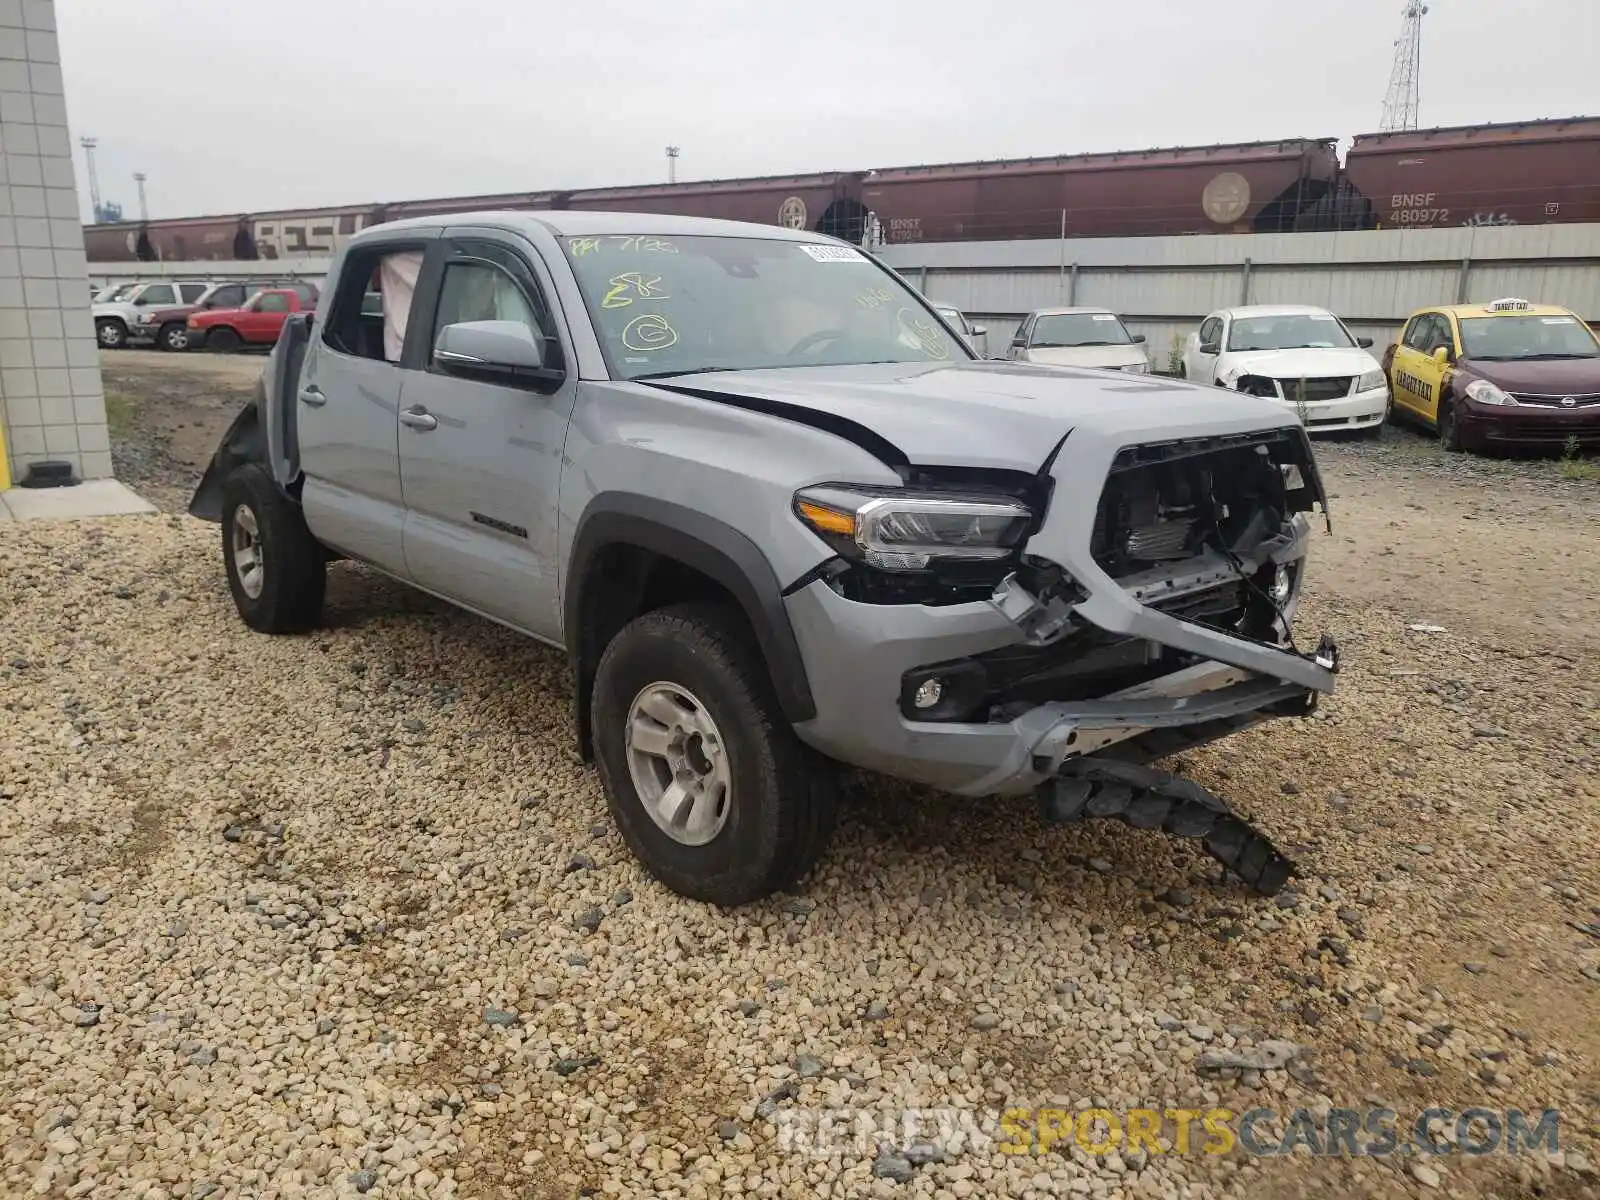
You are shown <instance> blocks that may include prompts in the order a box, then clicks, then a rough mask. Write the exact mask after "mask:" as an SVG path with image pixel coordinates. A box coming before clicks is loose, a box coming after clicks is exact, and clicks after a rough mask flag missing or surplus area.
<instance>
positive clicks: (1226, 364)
mask: <svg viewBox="0 0 1600 1200" xmlns="http://www.w3.org/2000/svg"><path fill="white" fill-rule="evenodd" d="M1371 345H1372V339H1371V338H1358V337H1356V336H1354V335H1353V334H1352V333H1351V332H1350V330H1349V329H1347V328H1345V324H1344V322H1343V321H1341V320H1339V318H1338V317H1336V316H1334V315H1333V314H1332V313H1331V312H1329V311H1328V310H1327V309H1325V308H1312V307H1310V306H1307V305H1301V304H1294V305H1290V304H1281V305H1255V306H1251V307H1246V308H1223V309H1218V310H1217V311H1216V312H1214V313H1212V314H1210V315H1209V316H1208V317H1206V319H1205V320H1204V321H1202V322H1201V323H1200V329H1199V331H1198V332H1196V333H1191V334H1190V335H1189V340H1188V343H1187V345H1186V346H1185V347H1184V352H1183V377H1184V378H1185V379H1191V380H1194V381H1195V382H1197V383H1211V384H1216V385H1217V386H1218V387H1225V388H1231V389H1233V390H1234V391H1237V392H1246V393H1248V394H1250V395H1253V396H1266V397H1269V398H1270V399H1273V400H1277V401H1279V402H1280V403H1281V404H1283V405H1284V406H1285V407H1287V408H1290V409H1293V410H1294V411H1295V412H1296V413H1297V414H1298V415H1299V417H1300V419H1301V422H1302V424H1304V426H1305V428H1306V432H1307V433H1335V432H1338V431H1341V430H1361V431H1363V432H1366V433H1368V434H1370V435H1372V436H1374V437H1375V436H1377V435H1378V433H1380V432H1381V431H1382V429H1383V423H1384V421H1385V419H1386V418H1387V417H1388V415H1389V381H1388V379H1387V378H1386V377H1385V376H1384V373H1383V366H1382V364H1380V363H1379V362H1378V360H1377V359H1376V358H1374V357H1373V356H1372V355H1371V354H1369V353H1367V347H1369V346H1371Z"/></svg>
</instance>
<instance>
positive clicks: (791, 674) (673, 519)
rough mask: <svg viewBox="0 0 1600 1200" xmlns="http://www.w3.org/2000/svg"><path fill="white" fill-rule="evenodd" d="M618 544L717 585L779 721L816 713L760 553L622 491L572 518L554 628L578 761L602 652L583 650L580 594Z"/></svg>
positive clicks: (713, 523)
mask: <svg viewBox="0 0 1600 1200" xmlns="http://www.w3.org/2000/svg"><path fill="white" fill-rule="evenodd" d="M619 544H620V545H626V546H634V547H637V548H639V549H641V550H648V551H651V552H652V553H655V554H658V555H661V556H662V557H664V558H669V559H675V560H676V561H678V562H681V563H683V564H684V565H685V566H687V567H690V568H692V569H694V570H696V571H698V572H699V573H700V574H702V575H705V576H706V577H708V578H709V579H712V580H714V581H715V582H716V583H717V584H719V585H720V586H721V587H723V588H724V589H725V590H726V591H727V592H728V593H729V594H730V595H732V596H733V598H734V599H735V601H737V603H738V605H739V608H740V609H741V611H742V612H743V613H744V616H745V619H746V620H747V621H749V623H750V628H751V630H752V631H753V632H754V634H755V637H756V642H757V644H758V645H759V647H760V649H761V654H762V658H763V659H764V660H765V663H766V667H767V673H768V675H769V676H770V677H771V680H772V685H773V689H774V691H775V692H776V693H777V698H778V703H779V705H780V707H781V708H782V711H783V714H784V716H785V717H786V718H787V719H788V720H789V721H790V722H791V723H799V722H801V721H807V720H810V719H811V718H812V717H814V716H815V715H816V711H817V709H816V702H815V700H814V699H813V697H812V694H811V685H810V682H809V681H808V679H807V677H806V667H805V660H804V659H803V658H802V657H801V654H800V643H799V642H798V641H797V640H796V639H795V636H794V629H793V627H792V626H791V625H790V623H789V614H788V611H787V609H786V608H785V607H784V602H783V587H782V585H781V584H780V583H779V581H778V577H777V575H776V574H775V573H774V572H773V569H772V565H771V563H769V562H768V561H767V557H766V555H765V554H763V553H762V552H761V549H760V547H758V546H757V545H756V544H755V543H754V542H753V541H751V540H750V538H748V537H747V536H746V535H745V534H743V533H741V532H739V531H738V530H737V529H735V528H733V527H732V526H731V525H727V524H725V523H723V522H721V521H719V520H717V519H716V518H714V517H709V516H707V515H706V514H704V513H702V512H698V511H696V510H694V509H691V508H685V507H683V506H682V505H678V504H673V503H671V502H669V501H664V500H658V499H655V498H652V497H647V496H641V495H636V494H634V493H630V492H602V493H600V494H599V495H597V496H595V497H594V499H593V500H591V501H590V503H589V506H588V508H586V509H585V510H584V513H583V515H582V517H580V518H579V520H578V525H577V531H576V533H575V534H574V536H573V541H572V553H571V555H570V556H569V558H568V566H567V573H566V585H565V595H564V596H563V621H562V627H563V632H564V634H565V639H566V644H567V650H568V653H569V654H570V656H571V659H572V664H573V668H574V676H575V683H576V689H575V697H574V699H575V710H576V711H575V712H574V714H573V716H574V719H575V722H576V726H577V733H578V746H579V749H580V751H581V752H582V753H583V754H584V756H585V758H587V757H588V756H589V754H590V740H589V732H590V730H589V711H588V710H589V696H590V692H591V690H592V686H593V680H594V673H595V669H596V667H597V666H598V665H599V661H600V655H601V652H602V651H603V650H604V649H605V647H604V646H596V645H592V644H586V643H587V642H588V641H589V639H587V638H586V637H585V627H584V621H583V614H584V612H585V611H586V610H587V609H588V608H589V606H590V605H592V604H593V603H594V599H593V597H592V596H589V597H586V596H585V594H584V593H585V589H586V587H587V586H588V585H589V583H590V580H589V575H590V573H591V571H592V568H593V567H594V565H595V562H596V560H597V559H598V557H599V555H600V553H601V552H602V551H603V550H604V549H605V548H606V547H608V546H614V545H619Z"/></svg>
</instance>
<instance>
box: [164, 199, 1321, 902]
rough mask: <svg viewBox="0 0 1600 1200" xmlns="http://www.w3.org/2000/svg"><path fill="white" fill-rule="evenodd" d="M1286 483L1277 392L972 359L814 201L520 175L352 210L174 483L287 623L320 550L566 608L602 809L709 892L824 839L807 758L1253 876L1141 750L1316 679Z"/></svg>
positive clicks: (481, 597)
mask: <svg viewBox="0 0 1600 1200" xmlns="http://www.w3.org/2000/svg"><path fill="white" fill-rule="evenodd" d="M374 292H375V293H376V295H374ZM374 300H376V303H374ZM1319 504H1325V499H1324V496H1323V491H1322V486H1321V483H1320V481H1319V478H1318V474H1317V469H1316V465H1315V462H1314V460H1313V458H1312V454H1311V449H1310V445H1309V443H1308V442H1307V440H1306V437H1305V435H1304V433H1303V431H1302V430H1301V429H1300V427H1299V425H1298V424H1297V423H1296V421H1295V420H1294V417H1293V416H1292V414H1285V413H1284V412H1283V411H1282V410H1281V409H1280V408H1279V407H1278V406H1277V405H1275V404H1273V403H1272V402H1270V401H1267V400H1262V399H1260V398H1257V397H1252V396H1244V395H1234V394H1225V393H1219V392H1218V391H1217V390H1216V389H1214V388H1207V387H1200V386H1197V385H1191V384H1186V383H1182V382H1179V381H1175V380H1167V379H1155V378H1145V377H1139V378H1132V377H1123V376H1113V375H1109V374H1107V373H1105V372H1100V371H1082V372H1077V371H1071V370H1064V369H1060V368H1054V369H1052V368H1043V367H1036V366H1031V365H1028V364H1023V363H1006V362H985V361H980V360H978V359H976V358H975V357H974V355H973V353H972V351H971V349H970V348H969V347H968V346H967V345H966V344H964V343H963V342H962V341H961V340H960V339H958V338H957V337H956V336H955V335H954V333H953V332H952V330H951V328H950V327H949V326H948V325H947V324H946V323H945V322H944V321H942V320H940V319H939V317H938V316H937V314H936V313H935V312H934V310H933V309H932V308H931V307H930V305H929V302H928V301H927V300H926V299H924V298H923V297H921V296H920V295H918V294H917V292H916V291H914V290H913V289H912V288H910V287H909V286H908V285H907V284H906V283H905V281H904V280H902V279H901V278H900V277H899V276H898V275H897V274H895V273H894V272H893V271H891V270H889V269H888V268H887V267H885V266H883V265H882V264H881V263H879V262H878V261H876V260H875V259H873V258H872V257H870V256H869V255H866V254H864V253H862V251H861V250H859V249H857V248H855V247H853V246H849V245H847V244H845V243H842V242H838V241H834V240H831V239H828V238H825V237H822V236H820V235H816V234H811V233H807V232H804V231H792V230H787V229H779V228H775V227H769V226H764V225H749V224H742V223H734V222H725V221H711V220H700V219H691V218H677V217H667V216H659V215H648V216H647V215H642V214H631V213H579V212H553V213H530V214H506V213H495V214H490V213H480V214H457V215H452V216H441V217H429V218H422V219H418V220H412V221H400V222H396V223H393V224H388V225H383V226H380V227H377V228H374V229H372V230H368V231H366V232H363V233H361V234H359V235H357V236H356V237H354V238H352V239H351V240H350V242H349V243H348V244H347V245H346V246H345V248H344V249H343V250H342V251H341V252H340V253H339V254H338V256H337V257H336V259H335V261H334V263H333V266H332V270H331V272H330V275H329V277H328V281H327V285H326V288H325V290H324V293H323V299H322V303H321V305H320V306H319V308H318V311H317V313H316V314H315V316H314V318H312V319H307V318H304V317H300V316H294V317H291V318H290V320H289V323H288V325H287V326H286V327H285V330H284V334H283V336H282V338H281V339H280V340H279V342H278V344H277V347H276V348H275V350H274V351H273V354H272V356H271V358H270V359H269V360H268V364H267V367H266V370H265V372H264V374H263V378H262V382H261V385H260V387H259V390H258V394H257V397H256V399H255V400H254V402H253V403H252V404H251V405H250V406H249V407H248V408H247V409H246V410H245V411H244V412H242V413H241V414H240V415H239V417H238V419H237V420H236V421H235V422H234V424H233V426H232V428H231V429H230V430H229V431H228V433H227V434H226V435H225V437H224V439H223V442H222V444H221V446H220V447H219V448H218V450H217V453H216V455H215V457H214V458H213V461H212V463H211V465H210V467H209V468H208V470H207V472H206V474H205V477H204V478H203V479H202V481H201V483H200V485H199V487H198V489H197V491H196V493H195V496H194V498H193V500H192V502H191V505H190V511H191V512H192V513H193V514H194V515H196V516H199V517H202V518H205V519H209V520H214V521H218V522H220V524H221V527H222V539H221V542H222V544H221V551H222V559H223V566H224V570H225V571H226V575H227V579H228V584H229V587H230V588H231V589H232V593H233V599H234V602H235V604H236V605H237V607H238V611H239V613H240V615H241V617H242V618H243V619H244V621H245V622H246V624H248V625H249V626H250V627H251V628H253V629H256V630H260V631H264V632H268V633H294V632H302V631H306V630H310V629H312V628H313V627H315V625H316V624H317V623H318V619H319V614H320V612H321V609H322V603H323V594H324V585H325V577H326V572H327V568H328V563H329V562H330V561H333V560H337V559H350V560H354V561H358V562H361V563H365V564H367V565H368V566H369V567H372V568H375V569H377V570H379V571H382V572H384V573H386V574H389V575H391V576H394V577H395V578H397V579H400V580H403V581H405V582H407V583H409V584H412V585H414V586H416V587H418V588H420V589H422V590H424V591H427V592H431V593H433V594H434V595H437V596H440V597H443V598H445V599H447V600H449V601H451V602H453V603H455V604H457V605H459V606H460V607H462V608H464V609H467V610H468V611H471V612H474V613H478V614H481V615H483V616H486V617H488V618H490V619H491V620H494V621H497V622H500V623H502V624H504V625H507V626H510V627H511V628H513V629H516V630H520V631H521V632H523V633H525V634H527V635H528V636H530V637H533V638H536V639H538V640H539V641H543V642H547V643H549V644H551V645H554V646H560V647H564V648H565V649H566V650H567V651H568V653H569V654H570V655H571V658H572V662H573V668H574V670H573V678H574V681H575V693H574V697H573V701H574V717H575V728H576V735H577V741H578V746H579V748H580V749H581V751H582V753H583V755H584V756H585V758H586V759H587V760H588V761H591V762H594V763H596V764H597V765H598V768H599V774H600V779H601V781H602V783H603V785H604V789H605V793H606V796H607V798H608V801H609V804H610V808H611V812H612V816H613V819H614V820H615V822H616V824H617V826H618V828H619V829H620V831H621V833H622V836H623V837H624V839H625V840H626V841H627V843H628V845H629V846H630V848H631V849H632V850H633V852H634V853H635V854H636V855H637V856H638V857H639V859H640V860H641V861H642V862H643V863H644V864H645V866H646V867H647V868H648V869H649V870H650V871H651V872H653V873H654V874H655V875H656V876H657V877H658V878H659V879H661V880H662V881H664V882H665V883H666V884H667V885H668V886H669V887H671V888H673V889H675V890H676V891H678V892H680V893H682V894H684V895H687V896H692V897H697V898H700V899H704V900H709V901H714V902H717V903H722V904H735V903H740V902H744V901H749V900H752V899H755V898H757V897H760V896H763V895H765V894H767V893H769V892H771V891H772V890H774V889H777V888H781V887H784V886H786V885H788V884H790V883H792V882H793V881H795V880H796V879H798V878H799V877H800V876H802V875H804V874H805V872H806V871H807V870H808V869H809V868H810V867H811V865H812V864H813V863H814V862H815V861H816V860H817V858H818V856H819V855H820V854H822V852H823V850H824V847H825V846H826V844H827V841H828V838H829V835H830V832H831V830H832V828H833V822H834V809H835V798H836V794H837V793H836V770H837V768H838V766H839V765H840V764H844V765H847V766H852V767H860V768H866V769H869V770H873V771H878V772H883V773H887V774H889V775H893V776H898V777H900V778H903V779H908V780H914V781H916V782H919V783H923V784H928V785H932V786H934V787H936V788H941V789H944V790H947V791H950V792H955V793H960V794H963V795H970V796H988V795H996V794H1017V793H1027V792H1034V791H1037V792H1038V793H1039V796H1040V798H1041V801H1042V803H1043V804H1044V807H1045V811H1046V812H1047V814H1048V815H1050V816H1052V817H1054V818H1057V819H1062V820H1073V819H1079V818H1082V817H1085V816H1102V817H1117V818H1120V819H1122V820H1124V821H1127V822H1129V823H1131V824H1134V825H1137V826H1140V827H1142V828H1154V827H1159V828H1162V829H1164V830H1166V831H1168V832H1171V833H1176V834H1187V835H1189V836H1194V837H1199V838H1202V839H1203V840H1204V843H1205V845H1206V848H1207V849H1208V850H1209V851H1210V852H1211V853H1213V854H1214V855H1215V856H1217V857H1218V858H1219V859H1221V860H1222V861H1223V862H1225V863H1227V864H1228V866H1230V867H1231V868H1232V869H1234V870H1235V871H1237V872H1238V873H1239V874H1240V875H1241V876H1242V877H1243V878H1245V879H1246V880H1247V881H1248V882H1249V883H1251V884H1252V885H1254V886H1256V887H1257V888H1259V889H1261V890H1264V891H1272V890H1275V889H1276V888H1277V887H1279V886H1281V885H1282V883H1283V881H1284V879H1285V878H1287V876H1288V874H1289V872H1290V871H1291V870H1292V864H1290V863H1288V861H1287V860H1286V859H1284V858H1283V856H1282V855H1280V854H1278V852H1277V851H1276V850H1274V849H1273V848H1272V846H1271V844H1270V843H1269V842H1267V841H1266V839H1265V838H1263V837H1261V836H1260V835H1259V834H1257V833H1255V831H1253V830H1251V829H1250V828H1249V827H1248V826H1246V825H1245V824H1244V823H1243V822H1242V821H1239V820H1238V819H1237V818H1236V817H1234V816H1233V815H1232V814H1231V813H1229V812H1228V810H1227V808H1226V806H1225V805H1224V804H1222V802H1221V801H1220V800H1218V799H1217V798H1216V797H1214V796H1212V795H1211V794H1210V793H1209V792H1206V791H1205V790H1204V789H1202V788H1200V787H1198V786H1197V785H1195V784H1193V783H1190V782H1188V781H1185V780H1179V779H1175V778H1174V777H1172V776H1168V775H1165V774H1163V773H1162V772H1160V771H1156V770H1153V769H1151V768H1149V767H1148V766H1146V765H1144V764H1147V763H1148V762H1150V761H1151V760H1154V759H1157V758H1160V757H1162V756H1164V755H1169V754H1172V753H1174V752H1176V751H1179V750H1182V749H1185V748H1187V747H1190V746H1195V745H1199V744H1201V743H1204V742H1208V741H1211V740H1213V739H1215V738H1218V737H1222V736H1225V735H1227V734H1231V733H1233V732H1236V731H1237V730H1240V729H1243V728H1247V727H1249V726H1251V725H1253V724H1256V723H1258V722H1260V721H1264V720H1267V719H1269V718H1272V717H1281V716H1298V715H1305V714H1307V713H1308V712H1309V711H1310V710H1311V708H1312V707H1313V706H1314V704H1315V701H1316V698H1317V696H1318V694H1319V693H1322V692H1327V691H1330V690H1332V687H1333V678H1334V675H1333V672H1334V671H1335V670H1336V668H1337V655H1336V651H1335V649H1334V647H1333V646H1332V643H1331V642H1330V641H1328V640H1326V639H1324V641H1323V642H1322V643H1321V644H1320V645H1319V646H1318V647H1317V649H1316V650H1315V651H1312V652H1301V651H1300V650H1299V649H1298V648H1297V647H1296V644H1295V642H1294V640H1293V637H1292V635H1291V632H1290V622H1291V619H1292V617H1293V614H1294V610H1295V607H1296V603H1297V600H1298V597H1299V594H1300V589H1301V585H1302V581H1303V578H1304V573H1305V572H1304V562H1305V552H1306V546H1307V541H1308V535H1309V524H1308V519H1307V515H1308V514H1309V513H1310V512H1312V511H1314V510H1315V508H1316V507H1317V506H1318V505H1319Z"/></svg>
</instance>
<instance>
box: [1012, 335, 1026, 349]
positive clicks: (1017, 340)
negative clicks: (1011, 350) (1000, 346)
mask: <svg viewBox="0 0 1600 1200" xmlns="http://www.w3.org/2000/svg"><path fill="white" fill-rule="evenodd" d="M1011 344H1012V346H1014V347H1015V348H1016V349H1018V350H1021V349H1022V348H1023V347H1024V346H1026V345H1027V344H1028V339H1027V338H1025V337H1023V336H1022V335H1021V334H1020V333H1019V334H1017V336H1016V337H1014V338H1012V339H1011Z"/></svg>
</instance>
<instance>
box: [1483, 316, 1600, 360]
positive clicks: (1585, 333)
mask: <svg viewBox="0 0 1600 1200" xmlns="http://www.w3.org/2000/svg"><path fill="white" fill-rule="evenodd" d="M1461 349H1462V352H1463V353H1464V354H1465V355H1466V357H1468V358H1476V359H1480V360H1482V359H1489V360H1491V361H1493V360H1495V359H1498V360H1500V361H1502V362H1511V361H1513V360H1517V359H1539V358H1600V342H1596V341H1595V337H1594V334H1593V333H1591V332H1589V327H1588V326H1587V325H1585V324H1584V323H1583V322H1582V321H1580V320H1578V318H1577V317H1571V316H1558V317H1467V318H1465V319H1463V320H1462V322H1461Z"/></svg>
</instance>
